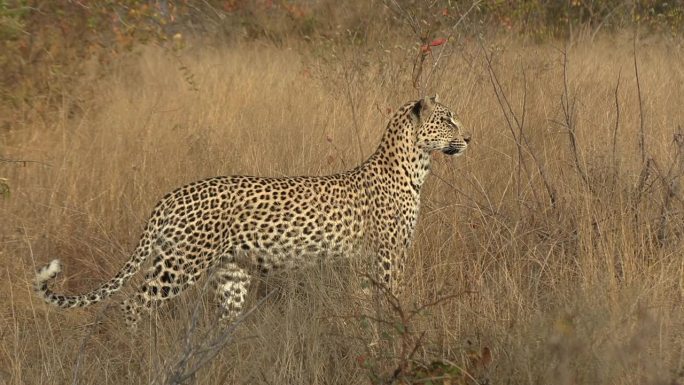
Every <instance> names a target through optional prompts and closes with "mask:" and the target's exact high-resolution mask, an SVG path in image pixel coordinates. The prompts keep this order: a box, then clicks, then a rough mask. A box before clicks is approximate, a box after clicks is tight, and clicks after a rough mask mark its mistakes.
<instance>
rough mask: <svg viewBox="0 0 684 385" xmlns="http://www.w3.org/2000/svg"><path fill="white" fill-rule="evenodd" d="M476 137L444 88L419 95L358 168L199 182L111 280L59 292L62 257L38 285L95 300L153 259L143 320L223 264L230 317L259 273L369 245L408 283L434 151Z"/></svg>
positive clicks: (153, 221)
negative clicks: (409, 254) (407, 257)
mask: <svg viewBox="0 0 684 385" xmlns="http://www.w3.org/2000/svg"><path fill="white" fill-rule="evenodd" d="M469 141H470V137H469V136H468V135H467V134H464V132H463V131H462V128H461V123H460V122H459V121H458V120H457V119H456V117H455V116H454V114H453V113H452V112H451V111H450V110H449V109H447V108H446V107H445V106H443V105H442V104H440V103H439V102H438V101H437V98H436V97H434V98H425V99H422V100H419V101H417V102H410V103H407V104H406V105H404V106H403V107H402V108H400V109H399V110H398V111H397V112H396V113H395V114H394V115H393V117H392V118H391V120H390V122H389V124H388V125H387V130H386V132H385V134H384V135H383V138H382V141H381V142H380V145H379V146H378V148H377V150H376V151H375V153H373V155H371V157H370V158H368V159H367V160H366V161H365V162H363V163H362V164H361V165H359V166H358V167H356V168H354V169H352V170H349V171H346V172H343V173H340V174H335V175H328V176H299V177H283V178H263V177H254V176H222V177H215V178H209V179H204V180H200V181H197V182H194V183H190V184H188V185H186V186H183V187H180V188H178V189H176V190H175V191H172V192H171V193H169V194H167V195H166V196H164V198H162V200H161V201H160V202H159V203H158V204H157V206H156V207H155V208H154V210H153V211H152V215H151V217H150V219H149V220H148V222H147V225H146V227H145V230H144V232H143V234H142V236H141V238H140V241H139V242H138V245H137V247H136V248H135V251H134V252H133V255H132V256H131V258H130V259H129V260H128V261H127V262H126V263H125V265H124V266H123V268H122V269H121V270H120V271H119V272H118V273H117V274H116V275H115V276H114V277H113V278H112V279H110V280H109V281H108V282H105V283H104V284H102V285H101V286H100V287H98V288H97V289H94V290H93V291H91V292H89V293H86V294H80V295H62V294H57V293H54V292H53V291H51V290H50V288H49V287H48V284H47V283H48V281H50V280H51V279H53V278H54V277H55V276H56V275H57V274H58V273H59V272H60V270H61V266H60V263H59V261H58V260H53V261H52V262H50V264H48V265H46V266H45V267H43V268H41V269H40V270H39V271H38V273H37V274H36V279H35V291H36V293H37V294H38V295H39V296H40V297H41V298H43V299H44V300H45V301H46V302H48V303H50V304H52V305H55V306H58V307H61V308H72V307H84V306H89V305H91V304H94V303H97V302H100V301H102V300H104V299H106V298H107V297H109V296H110V295H111V294H113V293H115V292H117V291H119V290H120V289H121V287H122V286H123V285H124V284H125V283H126V282H127V281H128V280H129V278H131V277H132V276H133V275H134V274H135V273H137V272H138V271H139V270H140V268H141V265H142V264H143V262H145V261H146V260H147V259H151V260H152V266H151V267H150V268H149V270H148V271H147V274H146V276H145V281H144V283H143V284H142V287H141V288H140V290H139V291H138V292H137V293H136V294H135V295H134V296H133V297H131V298H128V299H126V300H125V301H124V302H123V305H122V308H123V310H124V313H125V315H126V322H127V323H128V324H129V325H130V326H135V324H136V323H137V322H138V320H139V317H140V315H139V310H140V309H141V308H144V309H150V308H152V306H153V305H154V304H156V303H158V302H160V301H163V300H167V299H169V298H172V297H175V296H176V295H178V294H180V293H181V292H182V291H183V290H184V289H186V288H187V287H188V286H190V285H192V284H194V283H195V282H197V280H198V279H199V278H200V277H201V276H202V274H204V273H205V272H206V271H207V270H208V269H210V268H215V273H214V274H213V278H214V283H215V289H216V292H217V295H218V298H219V301H220V306H221V308H222V315H221V316H222V318H224V319H232V318H234V317H236V316H238V315H239V314H240V312H241V310H242V307H243V304H244V301H245V296H246V294H247V290H248V288H249V285H250V280H251V279H252V277H253V276H254V275H255V274H266V273H269V272H271V271H273V270H279V269H282V268H287V267H293V266H300V265H303V264H306V263H307V262H310V261H313V260H316V259H319V258H331V257H336V256H348V255H352V254H353V253H355V252H356V251H359V250H367V251H370V252H372V254H373V255H375V261H376V263H375V264H376V266H377V272H378V275H379V279H380V280H381V281H382V282H385V283H386V284H387V285H388V286H389V288H390V289H391V290H396V289H397V287H398V283H399V280H400V276H401V272H402V263H403V259H404V254H405V251H406V249H407V248H408V247H409V245H410V243H411V238H412V236H413V232H414V228H415V225H416V219H417V217H418V210H419V208H420V191H421V188H422V186H423V182H424V181H425V178H426V177H427V175H428V173H429V170H430V154H431V153H432V152H435V151H441V152H443V153H446V154H449V155H460V154H462V153H463V152H464V151H465V149H466V147H467V145H468V142H469Z"/></svg>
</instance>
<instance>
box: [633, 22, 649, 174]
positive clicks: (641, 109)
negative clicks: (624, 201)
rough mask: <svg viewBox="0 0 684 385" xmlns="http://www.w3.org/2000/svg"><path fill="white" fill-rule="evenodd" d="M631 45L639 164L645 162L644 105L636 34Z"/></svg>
mask: <svg viewBox="0 0 684 385" xmlns="http://www.w3.org/2000/svg"><path fill="white" fill-rule="evenodd" d="M632 44H633V48H634V49H633V51H632V52H633V55H632V56H633V59H634V77H635V78H636V85H637V97H638V98H639V150H640V151H641V164H644V163H645V162H646V138H645V136H644V103H643V101H642V98H641V82H640V81H639V65H638V64H637V53H636V47H637V33H636V31H635V32H634V39H633V41H632Z"/></svg>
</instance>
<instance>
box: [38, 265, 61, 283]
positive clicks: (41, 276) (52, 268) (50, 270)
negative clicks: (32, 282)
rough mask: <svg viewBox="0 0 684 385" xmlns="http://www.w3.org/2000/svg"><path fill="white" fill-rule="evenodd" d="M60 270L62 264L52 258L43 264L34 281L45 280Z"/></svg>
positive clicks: (54, 275) (53, 276)
mask: <svg viewBox="0 0 684 385" xmlns="http://www.w3.org/2000/svg"><path fill="white" fill-rule="evenodd" d="M61 271H62V265H61V263H60V262H59V259H53V260H52V261H51V262H50V263H49V264H47V265H45V266H43V267H41V268H40V270H38V273H37V274H36V282H45V281H47V280H50V279H52V278H55V277H56V276H57V274H59V273H60V272H61Z"/></svg>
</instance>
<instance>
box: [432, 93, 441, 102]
mask: <svg viewBox="0 0 684 385" xmlns="http://www.w3.org/2000/svg"><path fill="white" fill-rule="evenodd" d="M432 101H433V102H435V103H439V95H437V94H435V96H433V97H432Z"/></svg>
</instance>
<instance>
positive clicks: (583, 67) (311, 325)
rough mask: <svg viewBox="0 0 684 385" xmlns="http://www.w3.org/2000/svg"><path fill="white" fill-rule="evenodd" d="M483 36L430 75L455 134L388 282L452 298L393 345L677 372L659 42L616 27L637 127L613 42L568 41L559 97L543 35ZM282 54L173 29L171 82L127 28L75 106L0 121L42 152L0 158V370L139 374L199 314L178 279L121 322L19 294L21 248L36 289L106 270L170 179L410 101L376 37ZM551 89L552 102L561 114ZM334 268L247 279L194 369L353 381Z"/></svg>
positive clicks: (519, 362)
mask: <svg viewBox="0 0 684 385" xmlns="http://www.w3.org/2000/svg"><path fill="white" fill-rule="evenodd" d="M490 48H492V46H487V53H488V54H489V53H491V51H490V50H489V49H490ZM493 48H495V51H494V52H495V53H494V56H493V59H492V66H491V70H492V71H493V72H491V71H490V70H489V69H488V68H487V65H486V60H485V54H484V52H483V51H482V49H481V47H480V46H479V45H478V44H477V43H475V42H465V43H464V44H463V45H462V46H460V47H458V50H457V53H458V54H455V55H453V56H450V57H448V58H446V59H445V60H444V61H443V62H442V67H441V72H439V73H437V74H436V75H435V82H434V90H435V91H437V92H438V93H439V94H440V97H441V99H442V100H443V101H445V103H446V104H448V105H450V106H451V107H452V108H453V109H454V110H455V111H457V112H459V113H460V116H461V118H462V120H463V122H464V123H465V124H466V125H467V126H469V127H470V128H471V131H472V133H473V138H474V141H473V143H472V145H471V148H470V150H469V153H468V154H467V155H466V156H464V157H461V158H458V159H455V160H454V159H452V158H447V157H444V156H440V155H437V156H436V160H435V165H434V174H435V175H434V176H433V177H431V178H430V179H429V181H428V184H427V187H426V191H425V192H424V197H425V204H424V206H423V211H422V216H421V218H420V221H419V225H418V229H417V233H416V242H415V247H414V248H413V250H412V252H411V260H410V263H409V266H408V268H407V270H408V274H409V279H408V285H409V288H408V289H409V290H407V292H408V293H411V294H410V295H409V296H408V297H407V298H406V303H407V304H409V305H407V306H410V304H412V303H429V302H431V301H435V300H436V299H437V298H440V297H441V296H445V295H455V294H457V295H458V296H457V297H456V298H455V299H452V300H449V301H444V302H441V303H440V304H438V305H435V306H432V307H430V308H429V309H428V310H429V311H427V312H425V313H424V314H421V315H420V316H419V317H417V318H416V319H415V320H414V321H413V323H412V325H411V326H412V328H413V330H415V331H416V332H417V333H422V332H425V339H424V341H423V342H422V344H421V347H420V349H419V350H418V351H417V352H416V356H415V357H416V359H418V360H421V361H423V362H430V361H431V360H433V359H439V360H449V361H451V362H455V363H462V362H464V359H465V358H464V357H465V356H466V355H467V352H468V351H469V350H470V349H479V348H480V347H481V346H487V347H489V348H491V350H492V352H493V356H494V362H493V364H492V365H491V367H490V368H489V371H488V373H487V375H488V377H489V378H490V380H491V383H493V384H498V383H511V384H523V383H525V384H548V383H554V384H680V385H681V384H682V382H681V381H682V380H681V379H680V380H677V378H678V377H677V375H678V373H677V372H678V371H681V370H684V348H683V346H684V305H683V304H684V262H683V261H684V258H682V254H681V250H682V246H684V243H683V242H682V228H683V226H684V217H683V216H682V209H684V202H682V200H681V199H682V195H681V194H680V180H679V177H680V176H681V175H682V173H684V159H683V158H682V157H681V156H680V154H679V151H680V146H681V141H682V140H683V139H682V137H681V136H678V135H682V133H681V132H680V131H679V125H681V124H682V122H683V121H684V109H682V105H684V86H683V85H684V71H682V67H681V66H680V65H679V63H681V62H682V60H683V59H684V52H683V51H682V47H681V46H678V45H675V44H668V43H664V42H657V41H653V42H648V41H647V42H641V43H639V44H638V45H637V58H638V65H639V81H640V88H641V102H642V107H643V133H644V138H645V140H644V145H643V146H640V137H641V132H642V131H641V129H640V127H641V126H642V124H641V116H642V115H640V112H639V98H638V94H637V84H636V81H635V71H634V63H633V55H632V42H631V41H630V39H626V38H625V39H622V38H612V39H609V40H608V39H606V40H604V41H600V42H596V43H590V42H579V43H577V44H576V45H574V46H572V47H570V48H569V49H568V64H567V93H568V94H569V97H567V98H565V99H562V95H563V94H564V92H565V91H564V90H565V88H566V87H565V85H564V81H563V79H564V76H563V55H562V53H561V52H560V51H559V50H558V49H557V48H555V47H553V46H550V45H543V46H538V45H523V44H520V43H516V42H512V41H497V44H496V47H493ZM297 52H298V51H297V49H291V48H287V45H286V48H273V47H271V46H260V45H258V44H253V45H234V46H231V47H229V48H216V49H212V48H207V47H205V48H197V49H196V51H192V50H190V51H189V52H187V53H185V54H184V56H183V57H182V60H183V62H184V63H185V64H186V65H187V67H188V68H189V70H190V71H191V72H192V73H193V74H194V82H195V83H196V86H197V88H198V91H192V90H191V88H192V87H191V85H190V84H189V83H188V81H187V80H186V79H184V76H183V73H182V71H179V70H178V62H177V61H176V59H174V58H173V57H172V56H170V55H169V54H167V53H163V52H160V51H159V50H155V49H147V50H144V51H143V52H142V53H141V54H140V56H139V57H138V58H136V59H132V60H130V62H128V63H127V64H126V65H122V66H121V67H120V68H119V69H118V70H116V71H114V72H113V73H111V74H110V75H109V76H108V77H107V78H106V79H95V80H93V81H92V82H91V85H92V87H94V88H95V89H96V90H97V97H96V98H94V99H93V100H90V101H87V102H85V103H84V104H83V107H84V108H83V110H82V111H77V112H75V113H70V111H68V110H67V109H66V108H65V110H64V111H62V112H63V113H62V116H60V117H58V118H56V119H55V120H52V121H46V122H43V124H37V123H36V124H33V125H32V126H30V127H23V128H21V129H18V130H16V132H15V133H14V134H12V135H9V136H7V137H6V138H5V144H4V145H3V150H2V151H3V153H4V155H5V156H7V157H10V158H14V159H31V160H39V161H41V162H44V163H45V164H35V163H29V164H26V165H25V166H21V165H17V164H7V163H3V164H0V172H2V174H3V175H6V176H7V177H8V179H9V182H10V184H11V186H12V195H11V198H10V199H7V200H3V201H0V210H2V211H1V212H2V219H1V220H0V221H1V222H0V223H2V230H1V231H0V237H1V238H0V242H1V244H0V260H1V261H2V262H3V263H2V266H3V271H2V273H3V279H2V280H1V281H0V289H1V290H2V292H3V293H5V295H2V296H0V298H2V299H0V303H1V304H2V307H1V309H3V310H2V313H1V315H0V316H1V317H2V319H1V320H0V345H1V346H2V349H0V383H8V384H55V383H57V384H62V383H78V384H130V383H150V382H151V381H153V380H155V379H158V377H159V375H160V373H163V372H165V371H166V370H167V369H166V368H167V367H168V366H169V365H171V364H173V363H174V361H175V360H177V359H178V357H179V354H180V353H181V352H182V351H183V349H184V346H185V344H186V342H187V341H186V330H187V328H188V326H189V325H190V324H191V322H192V320H193V313H194V312H193V309H195V308H196V307H197V306H196V305H198V304H199V305H200V306H199V308H197V310H198V311H197V312H195V314H197V315H198V317H199V318H198V326H197V328H196V329H195V330H194V331H193V333H192V336H191V337H192V338H191V341H195V342H196V341H199V340H201V336H202V334H203V333H205V332H206V331H208V330H210V329H211V327H212V326H213V325H214V318H213V317H214V312H213V305H212V304H211V298H205V297H210V296H202V295H201V292H202V290H201V287H200V288H197V290H195V291H194V292H190V293H187V294H186V295H183V296H182V297H181V299H180V300H177V301H174V302H175V303H174V304H172V305H170V306H167V307H165V308H163V309H161V310H160V311H159V312H158V314H157V315H156V316H155V317H153V318H152V319H151V320H150V321H149V323H147V324H146V325H147V327H143V328H142V329H143V330H141V331H139V332H138V334H136V335H130V334H129V333H128V332H127V331H126V330H125V327H124V326H123V322H122V318H121V316H120V314H119V312H118V308H117V306H97V307H94V308H89V309H84V310H71V311H59V310H55V309H52V308H48V307H46V306H45V305H43V304H42V303H41V302H40V301H39V300H37V299H36V298H35V297H34V296H32V294H31V283H30V282H31V280H32V278H33V273H34V270H35V268H36V266H37V265H41V264H43V263H45V262H47V261H48V260H49V259H51V258H60V259H62V260H63V261H64V264H65V267H66V271H65V274H64V278H63V279H62V280H60V282H59V284H57V288H58V289H59V290H64V291H68V292H78V291H82V290H86V289H88V288H92V287H94V286H95V285H97V283H98V282H101V281H102V280H104V279H106V278H108V277H110V276H112V275H113V274H114V273H115V272H116V271H117V269H118V268H119V267H120V265H121V264H122V261H123V260H125V259H126V258H127V257H128V253H129V252H130V251H131V248H132V247H133V245H134V243H135V241H136V240H137V237H138V235H139V232H140V231H141V228H142V225H143V223H144V221H145V219H146V216H147V215H148V213H149V212H150V210H151V208H152V206H153V205H154V204H155V203H156V201H157V199H158V198H159V197H161V196H162V195H163V194H164V193H165V192H167V191H169V190H170V189H172V188H174V187H176V186H178V185H180V184H183V183H186V182H189V181H192V180H195V179H199V178H202V177H206V176H212V175H222V174H235V173H240V174H258V175H290V174H322V173H331V172H335V171H339V170H342V169H344V168H345V167H350V166H352V165H354V164H356V163H357V162H358V161H360V160H361V159H362V158H363V157H365V156H367V155H368V154H370V153H371V152H372V151H373V150H374V146H375V144H376V142H377V141H378V140H379V137H380V135H381V133H382V131H383V129H384V126H385V124H386V120H387V115H386V111H387V109H388V108H390V109H392V110H394V109H395V108H397V107H398V106H400V105H401V104H402V103H404V102H405V101H407V100H410V99H413V98H415V95H413V94H412V92H411V89H410V86H409V84H410V77H411V73H410V60H407V58H406V55H405V53H404V51H402V50H401V49H400V48H393V49H391V52H389V53H385V52H384V51H381V50H371V51H370V53H368V54H363V55H362V54H358V55H348V56H345V55H342V58H341V59H337V61H332V62H330V61H325V60H321V58H322V57H321V56H311V55H309V54H303V55H302V54H298V53H297ZM321 63H324V64H321ZM397 63H406V64H397ZM493 74H495V75H496V78H497V79H498V82H499V83H500V85H501V88H497V89H498V90H499V99H497V96H496V94H495V91H494V86H493V84H492V79H493V76H492V75H493ZM618 79H620V83H619V88H618V89H617V92H616V85H617V82H618ZM331 84H333V85H331ZM494 85H496V81H494ZM616 95H617V99H616ZM504 96H505V98H506V100H508V102H509V103H510V105H511V107H512V111H510V110H509V111H508V116H509V121H510V122H511V125H510V127H509V125H508V123H507V121H506V119H504V115H503V113H502V105H503V106H504V107H505V102H504V101H503V97H504ZM562 100H567V101H568V103H567V105H568V106H572V103H573V101H574V109H572V110H571V111H570V113H569V115H568V119H565V117H564V114H563V108H562V104H561V103H562ZM616 100H617V103H618V105H619V121H618V123H617V124H616V117H617V109H616ZM523 102H524V104H523ZM350 105H353V106H354V110H355V111H356V115H357V116H356V117H357V122H358V123H357V124H358V127H356V126H355V125H354V123H353V119H352V118H351V116H350V110H351V108H350ZM523 111H524V112H523ZM511 112H512V113H513V114H511ZM513 115H515V118H517V120H518V122H521V126H522V130H521V129H520V127H519V126H518V125H516V123H515V119H514V118H513ZM523 115H524V122H523ZM568 123H569V126H570V128H571V129H572V131H574V133H575V139H576V144H577V146H576V148H577V150H576V151H573V149H572V146H571V142H570V139H569V138H570V136H569V130H568ZM521 131H522V136H521ZM614 138H615V139H614ZM675 139H676V140H675ZM678 141H679V142H678ZM642 148H643V150H644V154H645V157H646V158H647V159H650V160H649V161H648V162H646V165H644V163H643V162H642V161H641V149H642ZM544 179H546V183H547V184H548V185H549V188H548V189H547V188H546V187H545V184H544ZM549 191H552V192H553V194H554V202H553V203H551V201H550V198H549V194H548V192H549ZM357 269H358V268H357V267H356V266H355V264H351V265H349V264H344V263H341V264H339V265H338V266H336V267H334V268H333V267H329V266H314V267H312V268H310V269H307V270H303V271H298V272H294V273H291V274H285V275H284V276H283V277H276V278H275V279H274V282H267V283H264V284H260V285H259V287H260V288H259V290H257V292H258V293H255V294H254V295H253V297H252V299H251V300H250V303H252V304H254V303H256V301H257V299H258V294H261V295H263V294H264V293H265V292H267V291H269V290H275V295H273V296H270V297H269V298H268V299H267V301H266V302H265V303H264V305H263V306H260V307H259V308H258V309H257V310H256V311H255V313H254V314H252V315H251V316H250V318H248V319H247V320H246V321H245V322H244V323H242V324H241V325H239V327H238V328H237V329H236V332H235V334H234V335H233V340H232V341H231V342H230V343H229V344H228V345H227V346H226V347H225V348H224V349H223V350H221V352H220V354H219V356H218V357H217V358H216V359H215V360H213V361H212V362H211V363H210V364H209V365H208V366H207V367H205V368H203V369H201V370H200V371H199V372H198V374H197V377H196V378H194V381H195V383H199V384H213V383H236V384H238V383H240V384H242V383H250V384H251V383H259V384H261V383H263V384H322V383H324V384H365V383H369V379H368V373H369V371H368V368H366V367H363V366H362V365H360V364H359V362H358V358H359V356H363V357H364V358H366V359H368V358H369V357H368V354H369V353H368V349H367V345H368V343H370V342H372V341H374V338H375V337H374V333H375V331H374V329H373V328H372V327H371V328H369V327H367V326H366V322H365V321H364V320H362V319H360V318H358V317H353V315H355V314H356V315H358V314H359V312H360V310H358V309H371V306H370V304H369V303H368V301H366V300H364V297H363V296H359V295H357V293H358V290H357V289H358V287H360V286H361V284H360V283H359V281H360V280H359V278H358V277H357V276H356V275H355V274H353V273H352V272H353V271H355V270H357ZM130 290H131V289H128V291H127V292H130ZM118 298H120V296H119V297H118ZM118 298H117V299H118ZM112 303H114V301H112ZM205 309H206V311H205ZM369 311H370V310H369ZM349 315H352V317H347V316H349ZM384 317H387V318H391V317H392V315H391V314H385V315H384ZM93 322H101V323H99V324H97V325H93ZM390 334H391V333H390ZM390 337H393V340H391V341H389V342H386V343H384V344H381V345H380V346H383V347H382V348H377V349H375V350H373V349H371V350H370V354H371V355H373V357H371V358H373V361H372V365H376V367H375V368H374V369H375V370H380V371H382V370H390V369H391V368H392V365H393V363H392V361H391V359H383V358H382V356H383V355H391V354H393V352H395V350H394V349H395V348H393V347H392V346H393V343H395V342H396V341H397V340H398V339H401V338H400V336H398V335H396V334H393V335H391V336H390ZM677 381H679V382H677Z"/></svg>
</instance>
